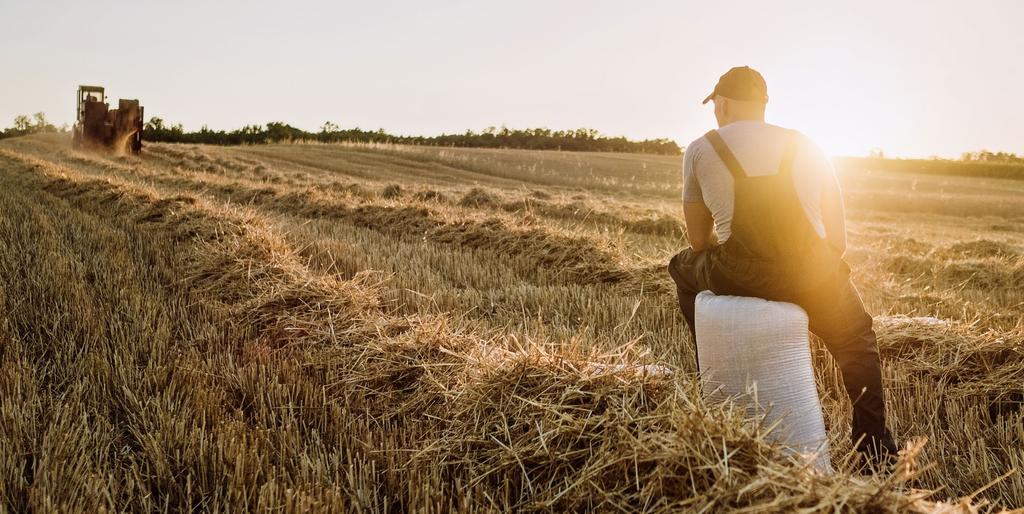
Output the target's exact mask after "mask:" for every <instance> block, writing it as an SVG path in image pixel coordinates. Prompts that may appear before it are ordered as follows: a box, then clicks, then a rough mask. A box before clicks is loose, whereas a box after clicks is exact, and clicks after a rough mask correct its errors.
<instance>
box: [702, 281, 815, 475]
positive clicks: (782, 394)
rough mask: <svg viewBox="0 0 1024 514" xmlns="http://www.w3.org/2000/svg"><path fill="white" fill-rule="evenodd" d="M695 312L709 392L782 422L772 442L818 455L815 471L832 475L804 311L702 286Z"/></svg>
mask: <svg viewBox="0 0 1024 514" xmlns="http://www.w3.org/2000/svg"><path fill="white" fill-rule="evenodd" d="M695 315H696V316H695V317H696V323H695V324H696V327H695V328H696V332H697V348H698V351H697V356H698V366H699V368H700V374H701V380H702V389H703V391H704V394H705V396H706V397H708V398H709V399H713V400H715V399H717V400H722V399H725V398H733V399H734V402H736V403H737V404H739V405H741V406H744V407H745V408H746V409H747V415H748V416H752V417H753V416H761V415H763V416H764V417H765V422H766V426H772V425H776V424H777V425H776V426H775V427H774V428H773V429H772V430H771V431H770V432H769V438H770V439H772V440H774V441H776V442H779V443H781V444H782V445H784V446H785V447H787V448H789V449H790V450H791V451H794V452H797V453H800V454H803V455H808V456H810V455H814V465H815V466H816V467H817V469H818V470H820V471H821V472H824V473H831V472H832V465H831V456H830V453H829V446H828V436H827V434H826V432H825V421H824V418H823V416H822V413H821V402H820V400H819V399H818V391H817V388H816V386H815V383H814V369H813V367H812V363H811V350H810V343H809V341H808V332H807V314H806V313H805V312H804V310H803V309H801V308H800V307H799V306H797V305H795V304H792V303H786V302H773V301H768V300H763V299H760V298H749V297H742V296H724V295H723V296H719V295H715V294H714V293H712V292H711V291H703V292H701V293H700V294H698V295H697V298H696V312H695Z"/></svg>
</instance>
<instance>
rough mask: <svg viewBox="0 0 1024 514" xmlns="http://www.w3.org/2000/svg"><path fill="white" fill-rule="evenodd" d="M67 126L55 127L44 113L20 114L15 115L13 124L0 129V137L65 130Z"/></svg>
mask: <svg viewBox="0 0 1024 514" xmlns="http://www.w3.org/2000/svg"><path fill="white" fill-rule="evenodd" d="M66 131H67V127H66V126H65V127H61V128H57V127H56V126H54V125H53V123H50V122H49V121H48V120H47V119H46V114H43V113H41V112H37V113H35V114H33V115H32V116H31V117H29V116H27V115H25V114H21V115H18V116H15V118H14V126H13V127H9V128H6V129H3V130H0V139H3V138H5V137H18V136H25V135H28V134H38V133H40V132H66Z"/></svg>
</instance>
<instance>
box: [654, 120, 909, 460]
mask: <svg viewBox="0 0 1024 514" xmlns="http://www.w3.org/2000/svg"><path fill="white" fill-rule="evenodd" d="M705 137H706V138H707V139H708V141H710V142H711V146H712V147H713V148H714V149H715V152H716V153H717V154H718V156H719V158H721V159H722V162H724V163H725V165H726V167H727V168H729V172H730V173H731V174H732V176H733V179H734V184H735V187H734V190H735V207H734V210H733V217H732V234H731V235H730V236H729V239H727V240H726V241H725V243H723V244H721V245H717V246H712V247H710V248H708V249H706V250H703V251H700V252H695V251H693V249H691V248H687V249H686V250H683V251H682V252H680V253H679V254H677V255H676V256H674V257H673V258H672V260H671V262H670V263H669V267H668V270H669V274H670V275H672V279H673V280H674V281H675V283H676V286H677V289H678V293H679V307H680V308H681V309H682V311H683V316H684V317H686V322H687V323H689V325H690V333H691V335H693V336H694V341H696V334H695V332H694V301H695V297H696V295H697V293H699V292H700V291H704V290H711V292H713V293H715V294H726V295H737V296H752V297H757V298H764V299H767V300H774V301H780V302H791V303H795V304H797V305H799V306H800V307H802V308H803V309H804V310H805V311H806V312H807V318H808V321H809V324H810V330H811V332H813V333H814V334H815V335H817V336H818V337H820V338H821V339H822V341H824V343H825V346H826V347H827V348H828V351H829V352H830V353H831V354H832V356H833V357H834V358H835V360H836V362H837V363H838V364H839V368H840V370H841V371H842V374H843V383H844V384H845V386H846V392H847V394H849V395H850V400H851V401H852V402H853V433H852V436H853V440H854V443H858V440H859V441H860V442H859V444H858V446H857V449H858V450H860V451H870V453H872V454H875V455H879V454H885V453H892V454H894V453H895V452H896V451H897V447H896V444H895V442H894V441H893V439H892V436H891V435H890V434H889V431H888V429H887V428H886V423H885V399H884V397H883V395H882V373H881V365H880V362H879V358H878V347H877V343H876V340H875V332H874V330H873V329H872V328H871V322H872V320H871V316H870V315H869V314H868V313H867V312H866V311H865V310H864V304H863V303H862V302H861V298H860V295H859V294H858V293H857V289H856V288H854V286H853V284H852V283H851V282H850V268H849V266H848V265H847V264H846V262H845V261H844V260H843V259H842V256H841V255H839V253H838V252H837V251H835V250H833V249H832V247H831V246H829V244H828V242H827V241H826V240H825V239H822V238H821V237H820V236H819V235H818V233H817V232H815V230H814V227H812V226H811V223H810V222H809V221H808V220H807V217H806V215H805V214H804V210H803V207H802V205H801V203H800V199H799V197H798V196H797V192H796V187H795V186H794V184H793V177H792V169H793V160H794V158H795V156H796V151H797V146H798V141H799V140H798V135H797V133H795V132H791V133H790V137H789V140H788V142H787V144H786V149H785V152H784V154H783V158H782V163H781V165H780V166H779V171H778V173H777V174H775V175H766V176H756V177H751V176H747V174H746V173H745V172H744V171H743V167H742V166H740V163H739V161H737V160H736V157H735V156H734V155H733V153H732V151H730V150H729V147H728V146H726V145H725V142H724V141H723V140H722V138H721V136H720V135H719V134H718V131H715V130H712V131H711V132H708V133H707V134H706V135H705ZM862 437H863V438H862ZM876 451H877V452H878V453H876Z"/></svg>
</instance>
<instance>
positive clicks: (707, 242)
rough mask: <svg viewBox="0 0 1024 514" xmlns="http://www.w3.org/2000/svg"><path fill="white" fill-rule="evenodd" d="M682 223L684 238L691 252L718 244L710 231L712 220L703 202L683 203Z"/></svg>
mask: <svg viewBox="0 0 1024 514" xmlns="http://www.w3.org/2000/svg"><path fill="white" fill-rule="evenodd" d="M683 221H685V222H686V238H687V239H689V241H690V248H693V251H695V252H700V251H702V250H706V249H708V248H709V247H711V246H713V245H714V244H716V243H717V242H718V238H717V237H715V233H714V231H713V230H712V229H714V226H715V225H714V219H713V218H712V217H711V211H710V210H708V207H707V206H706V205H704V202H683Z"/></svg>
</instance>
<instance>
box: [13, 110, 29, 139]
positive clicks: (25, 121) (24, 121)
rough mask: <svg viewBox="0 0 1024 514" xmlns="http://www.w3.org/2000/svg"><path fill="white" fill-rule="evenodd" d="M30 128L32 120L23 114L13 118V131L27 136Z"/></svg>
mask: <svg viewBox="0 0 1024 514" xmlns="http://www.w3.org/2000/svg"><path fill="white" fill-rule="evenodd" d="M31 128H32V120H31V119H29V117H28V116H25V115H24V114H21V115H18V116H16V117H15V118H14V130H16V131H18V132H21V133H23V134H27V133H28V131H29V129H31Z"/></svg>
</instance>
